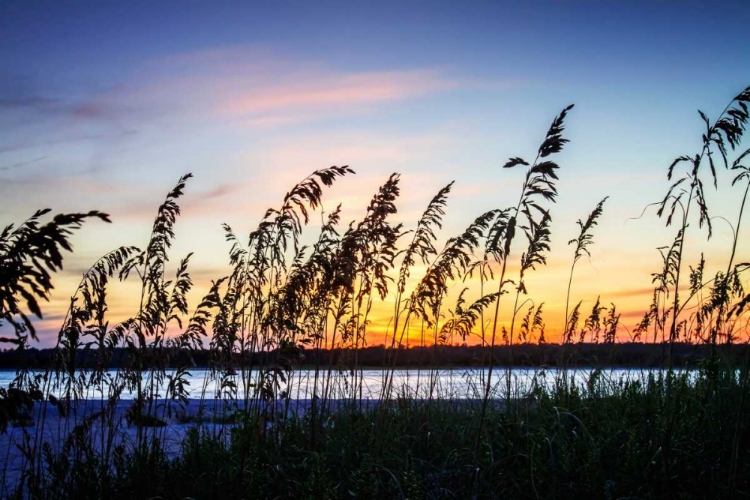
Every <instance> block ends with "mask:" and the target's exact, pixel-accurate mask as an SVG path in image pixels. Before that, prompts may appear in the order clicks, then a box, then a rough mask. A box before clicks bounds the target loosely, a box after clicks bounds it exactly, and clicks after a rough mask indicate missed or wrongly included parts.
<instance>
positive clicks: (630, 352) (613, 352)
mask: <svg viewBox="0 0 750 500" xmlns="http://www.w3.org/2000/svg"><path fill="white" fill-rule="evenodd" d="M716 349H717V351H718V352H719V354H720V355H721V358H722V359H723V360H725V361H739V360H743V359H744V358H745V357H746V356H747V355H748V352H750V349H749V348H748V344H745V343H743V344H732V345H720V346H717V347H716ZM710 352H711V351H710V346H708V345H704V344H689V343H676V344H674V346H673V348H672V349H671V353H672V354H671V355H672V359H671V364H672V366H675V367H697V366H699V365H700V363H701V362H702V361H703V360H705V359H707V358H708V357H709V356H710ZM492 354H493V356H494V364H495V366H506V367H507V366H513V367H563V366H566V367H617V368H658V367H662V366H666V365H667V364H668V363H669V361H670V360H669V356H670V347H669V345H668V344H661V343H657V344H652V343H649V344H647V343H636V342H628V343H611V344H602V343H599V344H591V343H583V344H580V343H578V344H518V345H514V346H495V347H494V348H493V349H492ZM279 355H283V356H288V355H289V353H279V352H278V351H267V352H256V353H253V354H252V355H246V356H245V357H244V358H242V359H240V358H239V357H238V358H236V359H234V360H233V363H232V366H233V367H235V368H240V367H242V366H244V367H246V368H247V367H252V366H258V365H259V364H264V363H265V362H268V361H269V360H274V359H276V357H278V356H279ZM209 356H210V353H209V351H208V350H196V351H187V350H179V351H175V352H173V353H172V354H171V356H170V358H171V360H172V361H171V365H172V367H178V366H186V365H187V366H192V367H196V368H205V367H209V366H210V359H209ZM57 358H58V351H57V350H56V349H54V348H51V349H35V348H31V349H25V350H22V351H19V350H10V349H9V350H4V351H0V369H18V368H28V369H44V368H47V367H54V366H55V360H56V359H57ZM128 358H129V354H128V351H127V350H126V349H124V348H117V349H115V350H114V352H113V353H112V357H111V359H110V362H109V364H108V367H109V368H119V367H124V366H127V364H128ZM95 359H96V351H95V350H79V351H78V352H77V360H76V362H77V365H78V366H79V367H80V368H86V367H91V366H94V364H95V363H94V361H95ZM489 360H490V350H489V348H487V347H483V346H480V345H440V346H428V347H409V348H396V349H389V348H386V347H384V346H372V347H364V348H361V349H359V350H358V351H357V364H356V367H357V368H367V369H370V368H372V369H376V368H390V367H394V368H400V369H403V368H428V367H430V366H432V367H440V368H480V367H485V366H488V365H489ZM290 361H291V364H292V365H293V366H295V367H297V368H303V369H304V368H308V369H313V368H316V367H320V368H327V367H329V366H331V367H335V368H353V367H354V366H355V365H354V350H352V349H298V350H297V351H295V352H294V353H293V359H292V360H290Z"/></svg>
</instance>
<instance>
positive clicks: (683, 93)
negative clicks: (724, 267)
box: [0, 1, 750, 329]
mask: <svg viewBox="0 0 750 500" xmlns="http://www.w3.org/2000/svg"><path fill="white" fill-rule="evenodd" d="M153 3H154V2H142V3H139V2H64V3H62V2H59V3H58V2H54V3H53V2H8V3H5V4H3V5H2V6H0V33H3V36H2V42H1V43H0V60H2V61H3V65H2V68H1V69H0V196H2V198H3V200H4V210H3V211H2V213H3V217H2V219H3V220H2V223H3V224H5V223H8V222H12V221H14V222H20V221H21V220H23V219H24V218H25V217H26V216H27V215H28V214H30V213H31V212H33V210H35V209H36V208H39V207H41V206H49V207H51V208H53V209H54V210H56V211H65V210H88V209H91V208H97V209H100V210H103V211H105V212H109V213H111V214H112V216H113V219H114V221H115V222H114V224H112V225H111V226H109V227H105V226H103V225H95V224H92V225H90V226H88V227H86V228H85V229H84V230H82V231H81V232H80V234H78V235H77V236H76V240H75V242H76V246H77V247H76V249H77V251H76V254H75V255H74V256H73V257H72V258H71V259H70V261H69V262H70V263H69V266H68V268H67V269H68V272H67V274H65V275H64V276H62V277H61V280H60V281H59V285H58V287H57V291H56V293H55V298H54V300H53V303H52V304H50V311H51V318H52V319H51V320H50V323H49V324H50V328H52V329H53V326H52V321H53V320H54V319H55V317H56V315H59V314H61V313H62V311H63V310H64V303H65V297H66V296H67V295H69V293H70V292H71V291H72V290H73V288H74V287H75V282H76V279H75V276H76V273H78V275H79V274H80V272H81V271H82V270H83V269H85V268H86V265H87V264H88V263H90V262H92V261H93V259H95V258H96V257H97V256H98V255H100V254H101V253H102V252H104V251H106V250H108V249H111V248H113V247H115V246H118V245H121V244H141V245H143V244H145V241H144V240H145V238H147V236H148V233H149V231H150V222H151V220H152V217H153V212H154V211H155V209H156V207H157V206H158V204H159V203H160V200H161V199H162V197H163V196H164V194H165V193H166V192H167V191H168V189H169V188H170V187H171V185H172V184H173V183H174V182H175V181H176V180H177V178H178V177H179V175H180V174H182V173H184V172H188V171H190V172H193V173H194V174H195V179H194V180H193V182H191V184H190V185H189V187H188V194H187V195H186V197H185V199H184V204H185V215H184V218H183V220H182V221H181V223H182V225H181V226H178V241H177V244H176V247H175V253H176V254H177V255H180V254H184V253H186V252H187V251H195V253H196V257H195V259H194V266H195V269H194V274H195V275H196V277H197V279H196V280H197V281H199V285H202V287H203V288H201V287H199V290H202V289H205V286H206V285H208V279H209V278H210V277H216V276H218V275H220V274H222V273H223V272H225V271H226V260H227V257H226V252H227V250H228V248H226V245H225V243H224V241H223V237H222V233H221V229H220V226H219V224H220V223H221V222H228V223H230V224H231V225H232V226H233V227H234V228H235V229H236V230H237V231H238V232H239V233H242V234H245V233H247V232H248V231H250V230H251V229H252V228H253V227H254V225H255V224H257V222H258V220H259V219H260V217H261V215H262V213H263V211H264V209H265V208H266V207H267V206H269V205H272V204H278V201H277V200H279V199H280V198H281V197H282V196H283V194H284V193H285V191H286V190H287V189H288V188H289V187H290V186H291V185H293V184H294V183H295V182H296V181H297V180H299V179H300V178H302V177H303V176H304V175H306V174H307V173H308V172H310V171H312V170H314V169H316V168H321V167H325V166H329V165H331V164H349V165H351V166H352V167H353V168H354V169H355V170H356V171H357V172H358V173H357V176H356V177H355V178H352V179H346V180H344V181H342V182H341V183H340V184H339V185H337V186H336V187H335V188H334V189H333V190H332V191H331V192H330V201H329V203H331V205H332V204H333V203H335V202H337V201H343V202H344V204H345V212H344V220H345V221H348V220H350V219H354V218H356V217H358V216H359V215H360V214H361V213H362V212H363V210H364V207H365V206H366V203H367V201H368V199H369V197H370V196H371V194H372V193H373V192H374V191H375V189H376V188H377V185H378V184H379V183H381V182H383V181H384V180H385V179H386V178H387V176H388V174H389V173H390V172H392V171H398V172H401V173H402V175H403V181H402V184H403V192H404V194H403V196H402V200H401V202H400V204H399V208H400V210H401V212H400V215H399V217H401V220H403V221H404V222H405V223H406V224H407V225H408V224H409V223H413V222H415V221H416V218H417V217H418V215H419V213H420V212H421V210H422V209H423V207H424V205H425V204H426V203H427V201H428V200H429V199H430V198H431V196H432V194H434V192H436V191H437V190H438V189H439V188H440V187H442V186H443V185H444V184H446V183H447V182H449V181H450V180H454V179H455V180H456V181H457V182H456V188H455V190H454V193H453V195H452V197H451V202H450V204H449V207H448V215H447V216H446V228H445V232H444V233H443V236H445V237H447V236H448V235H451V234H454V233H456V232H458V231H459V230H461V229H462V228H463V226H465V225H466V224H467V223H468V222H469V221H470V220H472V219H473V217H474V216H476V215H478V214H479V213H481V212H482V211H484V210H486V209H489V208H494V207H498V206H506V205H508V204H511V203H513V202H514V201H515V198H516V197H517V194H516V190H517V189H518V184H519V183H518V181H519V178H518V174H517V173H515V172H507V171H501V169H500V166H501V165H502V164H503V162H504V160H505V159H506V158H507V157H509V156H533V154H534V152H535V150H536V147H538V144H539V142H540V141H541V138H542V136H543V134H544V132H545V131H546V128H547V127H548V126H549V123H550V121H551V119H552V118H553V117H554V116H555V114H557V113H558V112H559V110H560V109H562V108H563V107H564V106H565V105H567V104H569V103H575V104H576V107H575V109H574V110H573V112H572V113H571V115H570V118H569V121H568V130H567V136H568V137H569V138H570V139H571V143H570V144H569V145H568V147H567V148H566V151H565V152H564V153H563V155H561V157H560V163H561V165H562V169H561V180H560V184H559V189H560V197H559V202H558V206H556V207H555V208H554V210H553V219H554V226H553V257H552V258H551V259H550V265H549V269H547V270H545V271H543V272H540V273H537V274H538V280H539V281H538V283H535V284H536V285H537V289H538V292H537V293H538V295H539V296H540V297H541V299H540V300H547V301H548V303H550V304H552V306H551V309H553V310H554V308H555V307H556V305H557V306H559V296H560V289H561V285H560V284H561V283H562V282H563V281H564V279H562V277H563V275H564V274H565V273H564V268H565V266H566V265H567V264H566V263H568V262H569V259H570V255H569V253H570V251H571V249H570V248H568V247H567V245H566V242H567V240H568V239H570V238H572V237H573V235H574V233H575V225H574V223H575V220H576V219H578V218H581V217H585V215H586V213H587V212H588V211H590V210H591V208H593V206H594V205H595V204H596V202H597V201H598V200H599V199H601V198H602V197H603V196H605V195H610V196H611V198H610V201H609V203H608V205H607V207H606V210H605V217H604V218H603V220H602V225H601V227H600V228H599V229H598V241H597V246H596V247H595V249H594V257H593V258H592V260H591V262H590V263H586V265H584V266H581V270H580V273H581V279H580V285H579V289H578V290H577V294H578V295H577V296H580V297H579V298H580V299H582V300H585V301H592V300H595V298H596V296H597V295H598V294H602V296H603V300H608V299H607V298H606V296H611V297H612V300H615V299H617V300H621V301H625V303H624V306H623V307H625V309H626V310H628V311H630V312H631V313H632V316H633V318H635V317H636V316H637V314H638V313H639V312H640V310H641V309H642V307H645V306H646V305H647V303H648V297H647V294H646V295H644V291H645V290H646V289H648V287H649V285H650V272H652V271H654V270H655V266H657V265H658V262H659V256H658V253H657V252H656V250H655V248H656V247H658V246H661V245H665V244H668V243H669V242H670V241H671V238H672V236H673V234H672V231H671V230H670V231H664V230H663V228H662V226H663V221H659V220H657V219H656V217H655V215H654V214H653V211H651V212H647V213H646V216H645V217H644V218H643V219H639V220H636V221H633V220H630V221H629V220H628V219H629V218H631V217H635V216H637V215H639V214H640V213H641V211H642V210H643V208H644V207H645V206H646V205H647V204H648V203H650V202H653V201H657V200H658V199H659V198H660V196H662V195H663V193H664V192H665V191H666V188H667V186H668V184H667V181H666V179H665V172H666V167H667V165H668V164H669V163H670V162H671V159H672V158H673V157H675V156H677V155H681V154H686V153H692V152H695V151H696V150H698V149H699V147H700V133H701V132H702V125H701V122H700V119H699V118H698V115H697V113H696V110H697V109H699V108H700V109H702V110H704V111H705V112H706V113H707V114H708V115H709V116H711V117H716V115H717V114H718V113H719V112H720V111H721V110H722V109H723V108H724V106H725V105H726V103H727V102H728V101H729V100H730V99H731V97H732V96H734V95H735V94H736V93H737V92H739V91H740V90H741V89H742V88H744V87H745V86H746V85H748V84H750V72H748V68H750V43H747V26H748V21H750V6H748V4H747V3H746V2H721V3H718V2H677V1H674V2H673V1H659V2H638V1H633V2H595V1H554V2H484V3H483V2H461V3H459V2H427V1H421V2H409V1H402V2H393V3H390V2H288V1H274V2H236V3H234V2H211V3H209V2H156V3H157V4H158V5H152V4H153ZM717 4H718V5H717ZM728 179H729V176H728V175H725V173H722V179H721V180H722V182H723V186H721V187H723V190H722V191H721V193H720V194H719V193H713V192H712V193H709V199H710V201H711V203H712V207H713V208H714V210H715V213H716V214H717V215H723V216H726V217H734V216H733V215H732V214H734V213H735V212H736V207H737V206H738V203H739V201H738V200H739V196H740V194H741V193H739V190H736V191H733V190H731V189H730V188H729V187H728V182H727V180H728ZM728 234H729V232H728V230H727V229H724V230H722V229H717V237H716V238H715V239H714V240H712V242H709V243H708V244H706V245H703V240H704V239H705V238H700V237H699V234H697V233H696V235H695V236H696V238H697V240H696V241H698V242H700V243H701V245H702V246H695V248H696V252H698V253H699V252H700V250H704V251H705V252H707V258H708V259H709V262H711V261H715V262H717V263H718V262H722V261H723V259H725V258H726V256H725V255H724V254H725V253H726V251H725V248H726V245H725V243H726V238H727V236H728ZM745 241H747V240H746V239H745ZM692 257H693V258H697V255H693V256H692ZM562 288H564V287H562ZM637 292H638V293H640V295H638V293H637ZM121 295H122V306H121V310H122V311H123V314H125V312H124V311H126V310H127V297H128V292H127V287H124V288H123V291H122V293H121ZM641 304H642V306H641ZM558 308H559V307H558ZM639 308H641V309H639ZM115 309H117V307H115ZM551 314H554V313H551ZM629 321H630V320H629ZM631 322H634V320H633V321H631ZM631 326H632V325H631Z"/></svg>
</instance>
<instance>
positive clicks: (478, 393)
mask: <svg viewBox="0 0 750 500" xmlns="http://www.w3.org/2000/svg"><path fill="white" fill-rule="evenodd" d="M592 372H593V369H592V368H570V369H568V370H567V373H566V377H567V379H568V380H569V381H572V382H573V383H575V384H577V385H584V384H586V383H587V381H588V380H589V378H590V376H591V374H592ZM656 372H658V370H649V369H624V368H607V369H603V370H601V371H600V372H599V375H598V376H599V377H600V378H601V380H603V381H604V382H605V383H607V384H620V383H624V382H626V381H636V380H637V381H645V380H646V379H647V378H648V375H649V373H656ZM386 373H387V372H385V371H384V370H379V369H366V370H361V371H358V372H356V373H355V374H354V375H352V374H351V373H350V372H343V373H340V372H337V371H333V372H332V373H331V376H330V378H329V377H328V374H327V372H325V371H321V372H319V373H318V377H317V380H316V376H315V371H314V370H298V371H295V372H294V373H293V374H292V376H291V378H290V379H289V380H287V381H286V382H281V381H280V383H279V386H278V388H277V394H279V395H281V396H283V394H284V393H285V392H286V393H288V394H289V396H290V397H291V398H292V399H310V398H312V397H313V395H314V394H317V395H318V396H321V395H322V394H323V393H324V391H325V390H326V387H328V395H329V397H330V398H334V399H337V398H350V397H360V398H362V399H378V398H379V397H380V395H381V392H382V388H383V386H384V380H385V377H386ZM174 374H175V372H174V371H173V370H170V371H167V378H166V379H165V380H163V381H161V382H158V383H156V387H157V392H158V394H159V395H160V396H161V397H163V396H164V395H165V391H166V387H167V384H168V383H169V380H170V377H173V376H174ZM508 375H510V390H511V395H512V396H513V397H518V396H523V395H525V394H527V393H528V392H529V391H530V390H532V388H533V387H535V386H537V387H543V388H547V389H550V388H552V387H554V385H555V383H556V381H557V380H559V379H560V378H561V376H562V375H563V373H562V371H561V370H558V369H544V370H542V369H526V368H514V369H512V370H511V371H510V374H509V373H508V371H507V370H506V369H503V368H500V369H497V368H496V369H495V370H494V371H493V374H492V383H491V386H492V388H491V396H492V397H495V398H502V397H506V396H507V390H508ZM15 376H16V373H15V372H14V371H10V370H2V371H0V387H8V386H9V385H10V384H11V382H12V381H13V380H14V378H15ZM487 376H488V370H487V369H486V368H485V369H477V368H450V369H439V370H436V371H433V372H430V371H429V370H416V369H408V370H407V369H404V370H396V371H395V372H394V374H393V381H392V388H393V390H392V392H391V394H392V396H393V397H395V396H397V395H405V396H408V397H413V398H427V397H430V396H432V397H435V398H441V399H443V398H444V399H478V398H481V397H482V396H483V395H484V387H485V384H486V380H487ZM116 377H118V373H117V371H115V370H111V371H109V372H108V373H107V377H106V380H105V382H104V383H103V384H102V385H101V386H99V387H91V386H90V385H89V386H88V387H87V388H86V389H84V390H82V397H84V398H86V399H98V398H100V397H102V392H103V393H104V397H107V394H108V392H109V388H110V383H111V381H112V380H116ZM245 378H246V379H247V380H243V378H242V377H241V376H240V374H239V373H238V374H237V375H236V376H230V377H227V379H226V380H227V381H229V382H231V384H234V385H235V386H236V388H237V389H236V394H237V396H238V397H239V398H242V397H244V394H245V386H246V383H247V385H249V391H248V392H249V393H250V395H251V396H252V394H253V391H254V390H255V387H257V382H258V380H257V378H258V372H252V373H250V374H249V377H248V376H246V377H245ZM147 380H148V376H147V375H146V374H144V381H147ZM184 380H185V381H186V384H185V389H186V391H187V396H188V398H190V399H200V398H208V399H212V398H214V397H217V396H218V395H220V394H221V393H222V387H221V383H220V381H219V380H218V379H217V378H216V377H214V376H212V375H211V372H210V371H209V370H206V369H193V370H191V371H190V372H189V374H188V375H187V376H185V377H184ZM231 384H230V385H231ZM316 388H317V390H316ZM223 391H224V392H225V393H226V387H225V389H224V390H223ZM50 392H51V393H53V394H56V395H59V394H60V392H61V390H60V388H59V387H55V385H54V383H53V384H52V385H51V388H50ZM134 396H135V394H134V393H133V392H128V391H123V393H122V394H121V395H120V399H126V400H127V399H133V397H134Z"/></svg>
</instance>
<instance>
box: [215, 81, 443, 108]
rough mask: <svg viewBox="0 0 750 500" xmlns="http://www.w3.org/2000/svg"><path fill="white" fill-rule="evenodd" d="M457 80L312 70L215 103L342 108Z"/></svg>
mask: <svg viewBox="0 0 750 500" xmlns="http://www.w3.org/2000/svg"><path fill="white" fill-rule="evenodd" d="M457 86H458V82H457V81H455V80H452V79H448V78H444V77H443V76H442V75H440V74H439V73H438V72H437V71H434V70H417V71H386V72H366V73H360V74H335V73H334V74H328V73H321V74H311V75H308V77H307V78H305V79H304V81H303V82H302V83H291V84H284V83H282V84H280V85H279V84H274V85H267V86H265V85H264V86H261V87H258V88H253V89H249V90H247V91H244V92H242V93H240V94H239V95H236V96H233V97H231V98H229V99H226V100H223V101H221V102H219V103H218V105H217V106H216V107H215V108H214V109H215V111H216V112H217V113H218V114H220V115H230V116H238V115H239V116H242V115H246V116H247V115H250V116H262V117H264V118H267V117H268V115H269V114H273V113H278V112H289V111H292V110H296V111H299V110H307V111H314V110H321V111H322V110H326V109H332V110H336V111H341V110H342V107H343V106H356V105H368V104H375V103H379V102H384V101H398V100H404V99H409V98H416V97H420V96H423V95H427V94H430V93H434V92H439V91H444V90H450V89H453V88H456V87H457Z"/></svg>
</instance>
